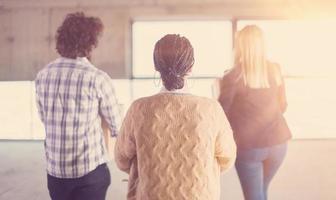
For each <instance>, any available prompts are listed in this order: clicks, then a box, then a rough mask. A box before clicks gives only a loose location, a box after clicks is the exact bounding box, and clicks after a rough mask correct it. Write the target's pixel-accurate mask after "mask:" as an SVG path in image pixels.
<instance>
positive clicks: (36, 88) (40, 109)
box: [35, 78, 44, 123]
mask: <svg viewBox="0 0 336 200" xmlns="http://www.w3.org/2000/svg"><path fill="white" fill-rule="evenodd" d="M39 84H40V80H39V79H38V78H36V80H35V102H36V108H37V111H38V115H39V117H40V119H41V121H42V122H43V123H44V117H43V108H42V104H41V99H40V95H39V94H38V87H39Z"/></svg>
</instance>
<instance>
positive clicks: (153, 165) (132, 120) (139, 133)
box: [115, 34, 236, 200]
mask: <svg viewBox="0 0 336 200" xmlns="http://www.w3.org/2000/svg"><path fill="white" fill-rule="evenodd" d="M153 58H154V65H155V70H156V71H158V72H159V73H160V75H161V79H162V83H163V86H164V87H163V88H162V90H161V92H160V93H159V94H155V95H153V96H149V97H144V98H140V99H138V100H136V101H135V102H133V103H132V105H131V106H130V108H129V110H128V111H127V114H126V117H125V119H124V121H123V123H122V127H121V130H120V135H119V137H118V138H117V142H116V145H115V161H116V163H117V166H118V167H119V168H120V170H122V171H124V172H126V173H128V174H129V183H128V193H127V199H129V200H130V199H143V200H144V199H146V200H190V199H202V200H219V198H220V173H221V172H224V171H227V170H228V169H229V168H231V167H232V165H233V163H234V161H235V158H236V144H235V142H234V139H233V136H232V130H231V127H230V125H229V122H228V121H227V119H226V116H225V113H224V111H223V110H222V108H221V106H220V104H219V103H218V102H217V101H216V100H212V99H208V98H205V97H198V96H194V95H192V94H190V93H189V92H188V90H187V87H186V86H185V79H186V77H187V76H188V74H189V73H190V72H191V71H192V67H193V64H194V50H193V47H192V45H191V43H190V42H189V40H188V39H187V38H185V37H181V36H180V35H176V34H168V35H166V36H164V37H163V38H161V39H160V40H159V41H158V42H157V43H156V45H155V48H154V54H153Z"/></svg>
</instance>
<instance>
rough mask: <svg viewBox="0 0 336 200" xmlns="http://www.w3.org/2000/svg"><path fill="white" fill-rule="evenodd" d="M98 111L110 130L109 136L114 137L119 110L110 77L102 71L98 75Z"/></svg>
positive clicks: (119, 115) (119, 114) (118, 121)
mask: <svg viewBox="0 0 336 200" xmlns="http://www.w3.org/2000/svg"><path fill="white" fill-rule="evenodd" d="M98 98H99V112H100V115H101V116H102V117H103V118H104V119H105V121H106V122H107V124H108V125H109V128H110V130H111V136H112V137H116V136H117V134H118V129H119V127H120V121H121V111H120V108H119V104H118V100H117V98H116V95H115V90H114V86H113V83H112V80H111V78H110V77H109V76H108V75H107V74H105V73H103V74H102V75H100V76H99V77H98Z"/></svg>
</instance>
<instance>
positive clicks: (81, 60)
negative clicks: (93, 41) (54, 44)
mask: <svg viewBox="0 0 336 200" xmlns="http://www.w3.org/2000/svg"><path fill="white" fill-rule="evenodd" d="M55 62H56V63H57V62H65V63H79V64H80V63H81V64H82V65H83V64H84V65H85V66H91V67H95V66H94V65H93V64H92V63H91V62H90V61H89V59H87V57H77V58H76V59H73V58H67V57H60V58H58V59H56V60H55Z"/></svg>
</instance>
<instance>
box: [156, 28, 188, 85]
mask: <svg viewBox="0 0 336 200" xmlns="http://www.w3.org/2000/svg"><path fill="white" fill-rule="evenodd" d="M153 59H154V65H155V70H156V71H158V72H160V74H161V78H162V82H163V85H164V86H165V88H166V89H167V90H175V89H181V88H183V86H184V78H185V76H186V75H187V74H188V73H189V72H190V70H191V68H192V66H193V65H194V49H193V47H192V45H191V43H190V42H189V40H188V39H187V38H186V37H181V36H180V35H177V34H168V35H165V36H164V37H163V38H161V39H160V40H159V41H157V43H156V44H155V48H154V53H153Z"/></svg>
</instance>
